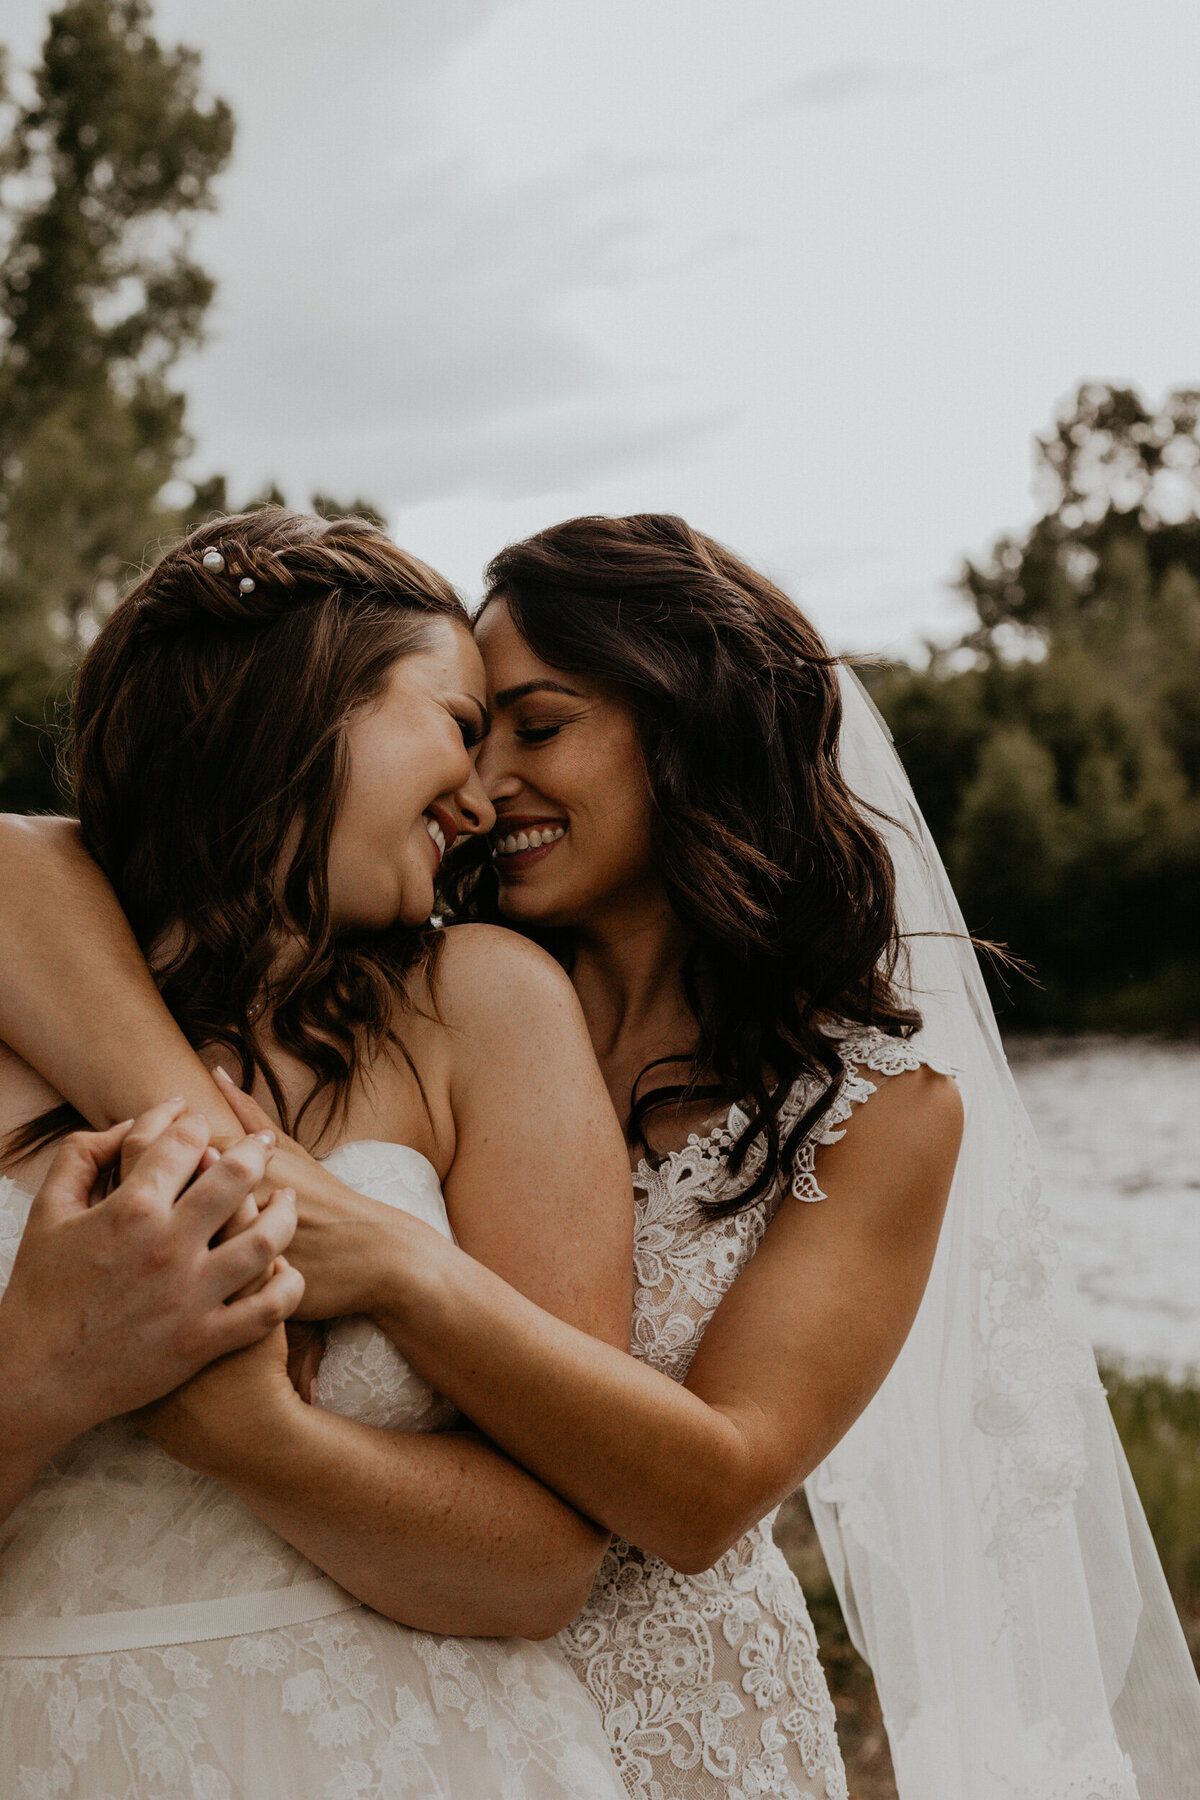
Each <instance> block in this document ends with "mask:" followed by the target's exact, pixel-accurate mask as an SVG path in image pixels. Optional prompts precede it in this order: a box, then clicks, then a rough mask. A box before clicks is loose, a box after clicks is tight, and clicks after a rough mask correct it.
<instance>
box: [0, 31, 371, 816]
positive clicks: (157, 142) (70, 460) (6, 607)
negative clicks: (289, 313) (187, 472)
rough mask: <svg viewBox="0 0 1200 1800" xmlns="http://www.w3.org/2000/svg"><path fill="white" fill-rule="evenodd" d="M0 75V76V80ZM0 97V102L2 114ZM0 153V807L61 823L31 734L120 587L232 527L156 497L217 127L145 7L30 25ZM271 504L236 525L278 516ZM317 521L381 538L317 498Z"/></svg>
mask: <svg viewBox="0 0 1200 1800" xmlns="http://www.w3.org/2000/svg"><path fill="white" fill-rule="evenodd" d="M2 70H3V63H2V61H0V72H2ZM2 97H3V88H2V86H0V98H2ZM7 125H8V129H7V132H6V134H5V138H4V142H3V144H2V145H0V235H2V237H3V243H4V251H5V255H4V265H3V270H2V271H0V803H3V804H4V805H5V806H8V807H15V808H19V809H28V808H39V807H53V806H54V805H55V804H57V803H58V799H59V796H58V795H57V794H56V792H55V789H54V785H53V780H52V774H51V765H52V759H51V756H50V753H49V748H48V743H47V733H46V731H45V729H44V728H45V725H46V723H47V720H48V718H50V717H51V716H52V715H53V713H54V712H55V710H56V708H57V707H58V706H59V705H60V704H61V702H62V696H63V694H64V691H65V688H66V685H67V681H68V679H69V675H70V671H71V669H72V667H73V665H74V663H75V662H76V661H77V659H78V656H79V654H80V652H81V650H82V649H83V648H85V647H86V645H87V643H88V642H89V641H90V638H91V636H92V635H93V634H94V632H95V630H96V627H97V625H98V624H99V622H100V621H101V620H102V619H103V618H104V616H105V614H106V612H107V611H108V609H109V608H110V607H111V606H112V604H113V602H114V601H115V599H116V597H117V595H118V593H119V591H120V588H121V585H122V583H123V580H124V577H125V576H126V575H127V574H128V573H130V572H131V571H133V570H136V569H137V568H138V567H139V566H140V565H141V564H142V563H143V561H144V559H145V557H146V555H147V553H151V554H153V553H154V552H155V551H156V550H157V549H158V548H159V547H160V546H163V545H165V544H167V543H169V542H170V541H171V540H172V539H173V538H175V537H177V536H178V535H179V533H180V532H181V531H183V530H184V529H186V527H187V526H188V525H190V524H192V523H194V522H197V521H198V520H200V519H203V518H205V517H207V516H208V515H209V514H211V513H213V512H219V511H227V510H239V509H238V508H231V507H230V505H229V501H228V495H227V492H226V483H225V478H224V477H223V476H220V475H217V476H213V477H211V478H209V479H208V480H205V481H201V482H197V483H195V484H193V485H192V496H191V499H190V500H185V502H184V503H182V504H178V503H175V502H174V501H173V500H168V499H167V498H165V497H164V496H165V495H168V494H171V493H172V484H173V483H174V487H175V489H180V490H182V492H183V494H184V495H185V496H186V493H187V487H186V485H184V484H181V483H179V482H177V481H175V480H174V478H176V477H177V476H178V474H179V471H180V469H181V467H182V466H183V464H184V462H185V460H186V458H187V457H188V456H189V455H190V453H191V449H192V445H191V440H190V439H189V437H188V434H187V429H186V424H185V399H184V395H183V393H182V392H181V391H180V390H179V389H178V388H177V387H176V386H175V384H174V382H173V379H172V377H173V372H174V369H175V365H176V363H177V361H178V359H179V357H180V355H181V354H182V353H183V352H184V351H185V350H189V349H191V348H193V347H194V346H195V345H197V344H198V343H199V342H200V340H201V338H202V335H203V327H204V319H205V314H206V312H207V309H208V306H209V303H210V301H211V299H212V295H213V282H212V280H211V278H210V277H209V275H208V274H206V273H205V271H204V270H203V269H202V268H201V267H200V266H199V265H198V264H197V263H196V262H195V260H194V259H193V257H192V255H191V251H190V230H191V227H192V225H193V224H194V222H195V220H196V218H197V217H198V216H199V215H200V214H202V213H203V212H205V211H206V210H208V209H210V208H211V207H212V206H213V204H214V193H215V188H214V184H215V182H216V179H217V177H218V175H219V174H220V172H221V170H222V168H223V167H224V166H225V163H226V161H227V159H228V157H229V153H230V148H231V146H232V142H233V119H232V115H231V113H230V110H229V108H228V106H227V105H226V104H225V102H224V101H223V100H213V99H207V98H205V96H204V94H203V92H202V86H201V74H200V65H199V59H198V57H197V55H196V53H195V52H194V51H192V50H188V49H183V48H167V47H164V46H163V45H162V44H161V43H160V42H159V41H158V39H157V38H156V37H155V36H154V34H153V32H152V30H151V9H150V6H149V3H148V0H71V3H70V4H67V5H64V6H60V7H59V8H58V9H57V10H56V11H55V12H54V13H52V15H51V16H50V18H49V21H48V24H47V30H46V36H45V40H44V42H43V45H42V50H41V59H40V62H39V64H38V66H37V68H36V69H35V70H34V71H32V74H31V76H30V80H29V82H28V85H27V92H26V93H25V94H24V96H23V97H22V99H21V101H20V102H19V103H18V102H16V101H10V102H9V103H8V105H7ZM282 500H283V495H282V494H281V493H280V492H279V490H278V489H277V488H275V487H274V486H273V485H272V486H270V487H268V488H265V489H264V490H263V492H262V493H261V494H259V495H258V496H256V498H255V499H253V500H251V501H248V502H243V503H242V504H243V505H244V506H249V507H252V506H256V505H269V504H272V503H279V502H281V501H282ZM312 504H313V507H314V510H316V511H318V512H321V513H322V514H323V515H325V516H327V517H334V516H336V515H344V514H346V513H348V512H354V513H359V514H364V513H365V514H366V515H367V516H368V517H370V518H373V519H375V520H377V521H379V522H380V523H382V515H381V514H380V513H379V512H378V509H377V508H375V507H373V506H371V505H370V503H369V502H367V501H363V500H354V501H351V502H349V503H348V504H346V505H342V504H340V503H339V502H338V501H336V500H335V499H333V498H332V497H331V496H329V495H316V496H314V499H313V502H312Z"/></svg>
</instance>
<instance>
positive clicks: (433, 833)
mask: <svg viewBox="0 0 1200 1800" xmlns="http://www.w3.org/2000/svg"><path fill="white" fill-rule="evenodd" d="M421 817H422V818H423V819H424V821H425V829H426V831H427V832H428V833H429V835H430V837H431V838H432V839H433V841H434V843H435V844H436V845H437V850H438V855H439V856H445V854H446V834H445V832H444V831H443V830H442V828H441V826H440V825H439V824H438V822H437V820H436V819H431V818H430V816H429V814H428V813H422V814H421Z"/></svg>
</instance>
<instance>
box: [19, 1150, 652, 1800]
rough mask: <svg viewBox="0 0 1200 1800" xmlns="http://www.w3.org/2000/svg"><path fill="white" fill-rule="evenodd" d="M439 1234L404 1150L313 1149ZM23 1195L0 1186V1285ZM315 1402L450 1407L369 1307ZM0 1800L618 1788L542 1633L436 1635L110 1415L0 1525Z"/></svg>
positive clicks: (602, 1792)
mask: <svg viewBox="0 0 1200 1800" xmlns="http://www.w3.org/2000/svg"><path fill="white" fill-rule="evenodd" d="M328 1160H329V1163H330V1166H332V1167H333V1168H334V1169H335V1171H336V1173H337V1174H338V1175H339V1176H340V1177H341V1178H342V1179H343V1180H344V1181H346V1182H348V1183H349V1184H350V1185H351V1186H352V1187H355V1188H358V1189H359V1190H360V1191H361V1192H363V1193H366V1194H370V1195H372V1196H373V1197H374V1198H376V1199H378V1200H382V1201H386V1202H389V1203H390V1204H392V1205H394V1206H400V1207H404V1208H406V1209H407V1210H408V1211H410V1212H413V1213H416V1214H418V1215H419V1216H420V1217H422V1218H424V1219H425V1220H426V1221H427V1222H428V1223H430V1224H432V1225H434V1226H436V1227H437V1228H438V1229H440V1230H442V1231H444V1232H446V1233H447V1234H448V1233H449V1226H448V1224H447V1222H446V1212H445V1207H444V1204H443V1202H442V1196H441V1189H440V1187H439V1185H438V1179H437V1175H436V1173H435V1171H434V1170H433V1169H432V1168H431V1167H430V1165H429V1164H428V1163H427V1162H426V1161H425V1159H424V1157H422V1156H420V1155H419V1154H418V1153H417V1152H416V1151H414V1150H410V1149H407V1148H405V1147H404V1146H402V1145H394V1144H382V1143H359V1144H350V1145H346V1146H344V1147H343V1148H342V1149H340V1150H338V1151H337V1152H336V1153H335V1154H334V1155H333V1156H332V1157H330V1158H329V1159H328ZM28 1210H29V1196H28V1195H27V1194H25V1193H24V1192H23V1191H22V1190H21V1189H19V1188H18V1187H16V1186H15V1184H14V1183H13V1182H12V1181H10V1180H8V1179H0V1291H2V1289H3V1286H4V1285H5V1284H6V1283H7V1281H8V1278H9V1275H10V1274H11V1271H12V1262H13V1257H14V1255H15V1253H16V1247H17V1244H18V1242H19V1240H20V1235H21V1232H22V1230H23V1229H24V1224H25V1219H26V1217H27V1215H28ZM314 1400H315V1401H316V1403H317V1404H319V1405H322V1406H326V1407H329V1408H331V1409H332V1410H335V1411H337V1412H340V1413H343V1414H345V1415H347V1416H350V1417H353V1418H357V1419H362V1420H365V1421H367V1422H369V1423H372V1424H376V1425H384V1426H391V1427H393V1428H396V1429H399V1430H412V1431H430V1430H437V1429H439V1428H444V1427H446V1426H448V1425H449V1424H451V1423H452V1421H453V1419H454V1413H453V1409H452V1408H450V1407H449V1406H448V1405H447V1403H446V1402H445V1401H443V1400H441V1399H440V1398H439V1397H438V1396H437V1395H436V1394H434V1393H433V1391H432V1389H430V1388H429V1387H427V1386H426V1385H425V1383H424V1382H423V1381H421V1380H420V1379H419V1378H418V1377H417V1376H416V1375H415V1374H414V1373H413V1371H412V1370H411V1369H410V1368H409V1366H408V1364H407V1363H405V1362H404V1361H403V1360H402V1359H401V1357H400V1356H399V1355H398V1354H397V1352H396V1351H395V1350H394V1348H393V1347H392V1345H391V1344H390V1343H389V1342H388V1340H387V1339H386V1338H384V1337H383V1336H382V1335H381V1334H380V1333H379V1332H378V1331H376V1330H375V1329H374V1328H373V1327H372V1326H371V1325H369V1324H368V1323H367V1322H366V1321H365V1320H347V1321H342V1322H340V1323H339V1324H338V1325H336V1326H335V1327H334V1328H333V1329H332V1330H331V1332H330V1338H329V1347H328V1350H327V1352H326V1355H325V1357H324V1360H323V1362H322V1365H321V1370H320V1374H319V1377H318V1380H317V1384H316V1388H315V1390H314ZM0 1794H2V1795H3V1800H451V1797H453V1800H581V1797H583V1796H588V1797H590V1800H622V1789H621V1784H620V1781H619V1779H618V1776H617V1774H616V1771H615V1769H614V1767H613V1762H612V1759H611V1757H610V1755H609V1752H608V1749H607V1746H606V1744H605V1740H604V1734H603V1731H602V1730H601V1727H600V1723H599V1720H598V1718H597V1715H596V1712H595V1709H594V1707H593V1706H592V1705H591V1703H590V1701H589V1700H588V1699H587V1698H586V1696H585V1695H584V1693H583V1692H582V1691H581V1689H580V1687H579V1684H578V1682H577V1681H576V1680H575V1677H574V1676H573V1674H572V1673H571V1671H570V1669H569V1667H568V1666H567V1663H566V1662H565V1660H564V1657H563V1655H562V1652H561V1651H560V1650H558V1649H557V1648H556V1647H555V1646H554V1645H552V1644H548V1645H543V1644H533V1643H525V1642H521V1641H519V1640H516V1639H510V1640H505V1641H495V1640H487V1639H461V1638H444V1637H435V1636H431V1635H428V1634H426V1633H422V1632H416V1631H410V1630H407V1629H405V1628H404V1627H403V1626H399V1625H396V1624H394V1623H392V1622H391V1621H390V1620H388V1619H385V1618H383V1617H382V1616H381V1615H380V1614H378V1613H374V1612H372V1611H370V1610H369V1609H368V1608H366V1607H363V1606H360V1605H359V1604H358V1603H357V1602H356V1601H354V1600H352V1599H351V1598H350V1596H349V1595H348V1594H346V1593H345V1592H344V1591H343V1590H342V1589H341V1588H339V1587H338V1586H337V1585H336V1584H335V1583H334V1582H332V1581H330V1580H329V1579H328V1578H327V1577H324V1576H322V1575H321V1574H320V1571H319V1570H318V1569H316V1568H314V1566H313V1565H312V1564H311V1563H310V1562H308V1561H306V1560H305V1558H304V1557H302V1556H301V1555H299V1553H298V1552H297V1551H295V1550H293V1549H292V1548H291V1547H290V1546H289V1545H288V1544H286V1543H285V1542H283V1540H282V1539H281V1538H278V1537H276V1536H275V1534H274V1533H273V1532H272V1531H270V1530H269V1529H268V1528H267V1526H266V1525H264V1524H262V1523H261V1522H260V1521H259V1520H258V1519H257V1518H255V1517H254V1515H253V1514H252V1513H251V1512H250V1511H249V1510H248V1509H247V1508H246V1507H244V1506H243V1505H242V1504H241V1502H240V1501H238V1500H237V1499H235V1498H234V1497H233V1496H232V1495H230V1494H228V1493H227V1492H225V1490H224V1489H222V1488H221V1487H220V1486H218V1485H217V1484H216V1483H215V1482H213V1481H210V1480H208V1479H207V1478H206V1477H204V1476H202V1475H197V1474H194V1473H192V1472H191V1471H190V1470H188V1469H185V1468H183V1467H181V1466H180V1465H179V1464H178V1463H175V1462H172V1461H171V1459H170V1458H169V1457H168V1456H167V1455H166V1454H165V1453H164V1452H163V1451H162V1450H160V1449H159V1448H158V1447H157V1446H156V1445H154V1444H152V1443H150V1442H149V1441H148V1440H147V1439H146V1438H143V1437H140V1436H139V1435H138V1433H137V1432H136V1430H135V1429H134V1428H133V1427H132V1426H131V1425H129V1424H127V1423H125V1422H124V1421H122V1420H115V1421H112V1422H110V1423H108V1424H105V1425H102V1426H100V1427H98V1428H97V1429H96V1430H93V1431H89V1432H87V1433H85V1434H84V1435H83V1436H82V1437H80V1438H78V1439H76V1440H75V1442H74V1443H72V1444H70V1445H69V1446H68V1447H67V1449H66V1450H64V1451H63V1452H62V1454H61V1455H60V1456H58V1457H57V1458H56V1459H55V1461H54V1462H53V1463H52V1464H50V1466H49V1467H48V1468H47V1469H46V1470H45V1471H44V1472H43V1474H42V1475H41V1477H40V1478H39V1480H38V1481H37V1483H36V1485H35V1486H34V1488H33V1489H32V1491H31V1492H30V1493H29V1494H28V1495H27V1496H26V1497H25V1499H24V1500H23V1501H22V1502H21V1504H20V1505H19V1506H18V1507H17V1508H16V1510H15V1511H14V1512H13V1513H12V1514H11V1515H10V1517H9V1519H8V1520H7V1521H6V1522H5V1523H4V1524H3V1525H2V1526H0Z"/></svg>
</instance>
